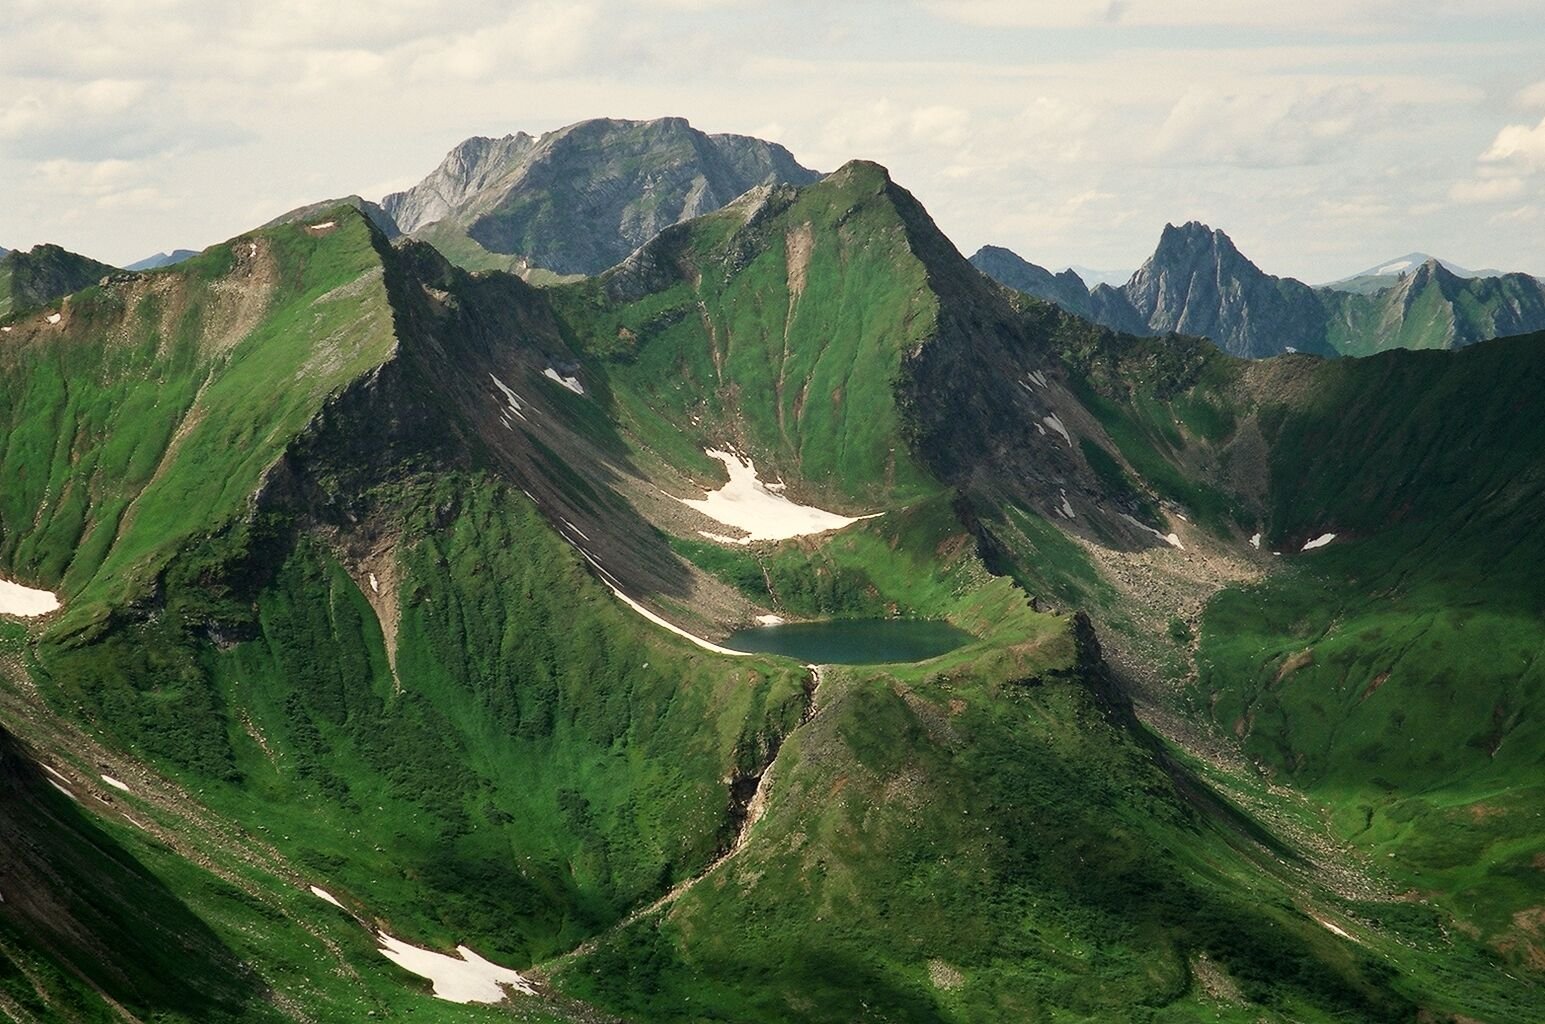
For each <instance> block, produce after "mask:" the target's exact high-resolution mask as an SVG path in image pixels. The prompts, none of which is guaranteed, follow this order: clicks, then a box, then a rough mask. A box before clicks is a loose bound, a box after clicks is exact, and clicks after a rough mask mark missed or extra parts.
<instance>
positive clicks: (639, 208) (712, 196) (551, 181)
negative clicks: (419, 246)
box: [381, 117, 820, 274]
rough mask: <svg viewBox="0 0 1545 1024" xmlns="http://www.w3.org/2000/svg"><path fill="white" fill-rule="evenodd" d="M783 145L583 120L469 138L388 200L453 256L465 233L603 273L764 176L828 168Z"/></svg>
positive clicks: (549, 266) (519, 253)
mask: <svg viewBox="0 0 1545 1024" xmlns="http://www.w3.org/2000/svg"><path fill="white" fill-rule="evenodd" d="M819 177H820V175H818V174H817V173H816V172H814V171H811V170H809V169H808V168H805V167H802V166H800V165H799V163H798V162H796V161H795V159H794V158H793V156H792V155H790V153H789V152H788V150H786V149H784V148H783V147H782V146H778V145H775V144H773V143H770V142H763V141H762V140H760V139H754V138H749V137H747V136H743V135H708V134H706V133H704V132H701V131H698V130H697V129H696V128H693V127H692V126H691V125H690V124H688V123H687V122H686V121H685V120H684V119H682V118H679V117H670V118H660V119H658V120H654V121H620V120H612V119H598V120H592V121H582V122H580V123H578V124H575V125H570V126H569V127H567V128H560V129H558V130H557V131H553V132H548V133H546V134H544V135H542V136H540V137H533V136H531V135H527V134H525V133H519V134H515V135H507V136H505V137H504V138H502V139H489V138H481V137H479V138H472V139H468V140H467V141H465V142H463V143H461V144H460V145H459V146H457V147H456V148H455V149H453V150H451V152H450V153H449V155H447V156H446V158H445V160H444V162H442V163H441V165H440V166H439V167H438V168H437V169H436V170H435V171H434V173H432V174H430V175H429V177H427V178H425V179H424V180H423V181H422V182H420V183H419V184H418V185H415V186H414V187H413V188H411V189H409V190H407V191H406V192H397V193H393V194H392V195H389V196H387V197H386V198H385V199H383V200H382V201H381V206H382V207H383V208H384V210H385V211H386V213H387V214H389V215H390V216H391V217H392V219H393V220H394V221H395V222H396V224H397V225H398V226H399V227H400V228H401V229H402V230H403V231H404V232H407V233H408V234H411V235H414V236H415V237H423V238H427V239H429V240H431V241H434V242H435V243H437V244H438V245H440V247H441V248H442V249H444V250H445V251H446V255H448V256H450V257H451V258H452V259H453V260H455V259H458V257H461V256H463V253H462V252H460V251H458V250H459V249H461V248H462V247H463V246H465V245H466V244H467V243H472V245H471V246H470V247H471V248H474V249H481V250H484V251H486V252H487V253H491V254H500V255H504V256H509V257H521V258H523V262H524V263H525V264H526V265H529V266H531V267H540V268H544V269H546V270H550V271H553V272H555V273H559V274H595V273H599V272H600V271H602V270H605V269H606V268H607V267H610V266H613V265H615V264H617V263H619V262H621V260H622V259H623V258H624V257H626V256H627V255H628V254H629V253H630V252H632V251H633V250H634V249H636V248H638V246H640V245H642V244H643V243H644V242H646V241H648V240H649V239H650V238H652V237H654V236H655V235H656V234H658V233H659V232H660V231H661V230H663V229H664V228H667V227H669V226H671V225H672V224H677V223H679V222H681V221H683V220H687V219H689V218H692V217H696V216H700V215H702V214H705V213H709V212H712V211H713V210H717V209H719V208H720V207H722V206H724V205H725V204H726V203H728V202H730V201H731V200H732V199H735V198H736V197H738V196H740V195H741V194H743V193H744V192H746V191H748V190H749V189H751V188H753V187H755V186H757V185H762V184H766V183H770V182H771V183H786V184H793V185H803V184H808V183H810V182H812V181H815V180H816V179H817V178H819Z"/></svg>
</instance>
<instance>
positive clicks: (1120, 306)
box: [971, 221, 1545, 359]
mask: <svg viewBox="0 0 1545 1024" xmlns="http://www.w3.org/2000/svg"><path fill="white" fill-rule="evenodd" d="M971 262H972V263H973V264H974V265H975V266H976V267H977V269H978V270H980V271H982V272H983V273H985V274H987V275H988V276H989V277H992V278H993V279H994V280H996V281H998V282H999V283H1001V284H1004V285H1007V286H1008V287H1010V288H1014V289H1016V290H1018V291H1021V292H1024V293H1026V294H1028V295H1031V296H1034V297H1035V298H1038V299H1043V300H1045V301H1048V302H1053V303H1055V304H1057V305H1058V306H1061V307H1062V308H1063V309H1066V310H1067V311H1068V312H1070V313H1073V314H1075V315H1077V316H1081V317H1083V318H1085V319H1087V320H1091V321H1093V322H1095V323H1098V324H1103V325H1105V326H1107V327H1111V328H1114V329H1116V330H1120V331H1126V332H1128V333H1132V334H1166V333H1170V332H1173V333H1177V334H1190V335H1195V336H1197V337H1202V338H1206V339H1208V340H1209V341H1211V342H1213V343H1214V344H1216V345H1217V346H1218V347H1219V348H1221V349H1223V350H1224V351H1225V352H1228V353H1230V354H1232V355H1236V356H1244V357H1246V358H1250V359H1258V358H1262V357H1265V356H1274V355H1280V354H1282V353H1284V352H1308V353H1314V354H1317V355H1324V356H1335V355H1353V356H1361V355H1371V354H1373V353H1375V352H1382V351H1385V350H1388V349H1393V348H1460V347H1462V346H1465V345H1470V344H1474V343H1475V342H1477V341H1482V340H1485V339H1487V338H1495V337H1501V336H1504V335H1510V334H1523V333H1527V332H1530V331H1537V330H1540V329H1542V328H1545V285H1542V284H1541V282H1540V281H1539V280H1537V279H1535V278H1533V277H1530V276H1529V275H1527V274H1503V275H1500V276H1492V277H1465V276H1461V275H1459V274H1456V273H1454V272H1453V271H1452V270H1451V269H1449V268H1448V267H1447V266H1445V265H1444V264H1443V263H1442V261H1440V260H1436V259H1431V258H1428V259H1427V260H1426V261H1425V262H1423V263H1421V264H1418V265H1416V266H1415V268H1414V269H1412V270H1410V271H1408V272H1402V273H1400V274H1399V275H1397V276H1394V277H1390V278H1387V279H1384V281H1383V283H1382V284H1381V285H1379V286H1377V287H1374V286H1372V285H1370V286H1369V288H1366V289H1363V290H1350V289H1347V288H1344V287H1341V286H1327V287H1323V288H1311V287H1309V286H1308V285H1306V284H1304V283H1303V282H1301V281H1298V280H1295V279H1294V278H1291V277H1275V276H1273V275H1271V274H1267V273H1265V272H1264V271H1262V270H1261V269H1260V268H1259V267H1257V266H1256V265H1255V264H1254V263H1252V262H1250V260H1248V259H1246V258H1245V256H1244V255H1243V254H1242V253H1241V252H1240V251H1239V250H1238V249H1237V248H1236V247H1235V246H1234V243H1233V241H1232V240H1231V239H1230V238H1229V237H1228V235H1226V234H1224V233H1223V232H1222V231H1216V230H1213V229H1212V228H1209V227H1207V226H1206V225H1205V224H1200V223H1197V222H1194V221H1193V222H1191V223H1188V224H1184V225H1182V226H1180V227H1176V226H1174V225H1172V224H1171V225H1166V226H1165V228H1164V232H1163V234H1162V235H1161V236H1160V238H1159V245H1158V248H1157V249H1156V250H1155V251H1154V254H1153V255H1152V256H1151V257H1149V259H1148V260H1147V261H1146V262H1145V263H1144V264H1143V265H1142V267H1140V268H1139V269H1138V271H1137V272H1136V273H1135V274H1133V275H1132V278H1131V279H1130V280H1129V281H1127V283H1126V284H1124V285H1122V286H1121V287H1120V288H1119V289H1118V288H1111V287H1109V286H1107V285H1099V286H1097V287H1096V288H1095V289H1094V290H1093V291H1088V290H1086V289H1084V288H1083V282H1082V281H1080V280H1079V279H1078V278H1077V276H1076V275H1073V274H1071V273H1063V274H1057V275H1053V274H1051V273H1050V272H1048V271H1046V270H1044V269H1043V268H1041V267H1037V266H1035V265H1034V264H1032V263H1028V262H1026V261H1025V260H1023V259H1020V258H1019V257H1018V256H1016V255H1015V254H1014V253H1012V252H1009V251H1008V250H1007V249H1000V248H998V247H996V246H988V247H985V248H983V249H981V250H980V251H978V252H977V254H976V255H975V256H973V257H971ZM1360 280H1364V281H1365V282H1366V281H1371V280H1373V279H1371V278H1366V277H1365V278H1361V279H1360Z"/></svg>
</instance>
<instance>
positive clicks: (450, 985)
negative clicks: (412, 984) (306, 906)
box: [376, 932, 536, 1003]
mask: <svg viewBox="0 0 1545 1024" xmlns="http://www.w3.org/2000/svg"><path fill="white" fill-rule="evenodd" d="M376 941H378V942H379V943H381V950H380V952H381V955H382V956H384V957H386V958H387V959H388V960H390V961H391V962H392V963H394V964H396V965H397V966H398V967H401V968H402V969H403V970H405V971H409V972H411V973H413V974H417V975H418V976H419V977H421V978H428V979H429V980H430V981H431V982H433V983H434V993H435V998H437V999H444V1000H447V1001H448V1002H452V1003H502V1002H504V998H505V996H506V995H507V992H506V986H507V987H508V988H513V989H514V990H515V991H517V992H521V993H524V994H525V995H528V996H534V995H536V989H535V988H533V987H532V985H531V983H530V982H529V981H527V980H526V979H525V978H524V977H523V976H522V975H521V974H520V973H519V972H517V971H512V970H510V969H509V968H508V967H500V966H499V965H498V964H495V963H490V962H489V961H487V960H484V959H483V958H482V957H480V956H478V955H477V954H476V953H474V952H472V950H470V949H468V948H467V947H466V946H457V947H456V952H457V953H458V954H460V956H459V958H458V957H454V956H447V955H446V954H444V953H436V952H434V951H433V950H428V949H420V948H419V947H417V946H414V945H410V944H409V943H406V942H403V941H402V940H401V939H395V938H393V937H392V936H390V935H388V934H386V933H385V932H381V933H379V934H378V935H377V936H376Z"/></svg>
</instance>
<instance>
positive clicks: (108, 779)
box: [102, 775, 134, 793]
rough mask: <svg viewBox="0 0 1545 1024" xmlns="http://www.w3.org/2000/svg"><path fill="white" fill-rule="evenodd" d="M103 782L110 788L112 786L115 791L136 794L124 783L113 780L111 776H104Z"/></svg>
mask: <svg viewBox="0 0 1545 1024" xmlns="http://www.w3.org/2000/svg"><path fill="white" fill-rule="evenodd" d="M102 781H103V782H105V783H107V784H108V785H109V786H112V787H113V788H114V789H121V790H123V791H124V792H125V793H132V792H134V790H132V789H130V788H129V787H128V786H126V785H125V784H124V783H122V782H120V781H118V780H117V779H115V778H113V777H112V776H111V775H104V776H102Z"/></svg>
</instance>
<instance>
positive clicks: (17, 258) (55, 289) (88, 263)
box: [0, 244, 120, 316]
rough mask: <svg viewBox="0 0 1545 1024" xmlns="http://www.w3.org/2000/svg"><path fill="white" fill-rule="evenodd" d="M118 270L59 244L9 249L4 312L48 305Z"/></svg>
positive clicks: (0, 280)
mask: <svg viewBox="0 0 1545 1024" xmlns="http://www.w3.org/2000/svg"><path fill="white" fill-rule="evenodd" d="M117 273H120V271H119V269H118V268H117V267H110V266H108V265H107V264H106V263H98V262H97V261H96V260H94V259H91V258H89V257H87V256H81V255H80V254H78V253H73V252H70V251H69V250H67V249H62V248H60V247H59V246H57V245H46V244H45V245H35V246H33V247H32V248H31V249H30V250H29V251H27V252H21V251H20V250H15V251H11V252H7V253H6V254H5V255H4V256H0V316H7V315H9V314H11V313H14V312H18V311H20V310H25V309H33V308H36V307H38V306H42V305H45V304H47V303H49V302H52V301H54V300H55V299H58V298H61V297H63V296H65V295H69V294H70V293H72V292H78V291H80V290H81V289H82V288H85V287H86V286H87V285H93V284H96V283H97V282H98V281H100V280H101V279H102V278H104V277H106V276H108V275H109V274H117Z"/></svg>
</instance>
